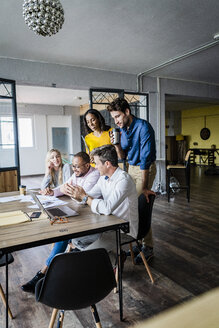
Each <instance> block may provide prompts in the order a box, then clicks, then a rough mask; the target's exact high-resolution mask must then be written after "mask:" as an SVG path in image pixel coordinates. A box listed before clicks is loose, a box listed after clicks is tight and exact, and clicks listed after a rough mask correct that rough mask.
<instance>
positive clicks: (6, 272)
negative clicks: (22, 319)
mask: <svg viewBox="0 0 219 328" xmlns="http://www.w3.org/2000/svg"><path fill="white" fill-rule="evenodd" d="M5 259H6V266H5V275H6V313H5V315H6V317H5V318H6V328H8V254H5Z"/></svg>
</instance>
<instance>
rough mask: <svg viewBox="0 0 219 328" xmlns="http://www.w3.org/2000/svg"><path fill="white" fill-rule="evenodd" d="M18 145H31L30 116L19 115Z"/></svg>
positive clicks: (31, 127)
mask: <svg viewBox="0 0 219 328" xmlns="http://www.w3.org/2000/svg"><path fill="white" fill-rule="evenodd" d="M18 128H19V147H33V121H32V118H31V117H19V118H18Z"/></svg>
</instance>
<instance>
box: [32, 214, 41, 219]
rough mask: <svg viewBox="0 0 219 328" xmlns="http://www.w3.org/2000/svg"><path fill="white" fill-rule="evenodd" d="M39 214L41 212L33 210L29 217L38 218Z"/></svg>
mask: <svg viewBox="0 0 219 328" xmlns="http://www.w3.org/2000/svg"><path fill="white" fill-rule="evenodd" d="M40 215H41V212H33V213H32V214H31V215H30V218H31V219H38V218H39V217H40Z"/></svg>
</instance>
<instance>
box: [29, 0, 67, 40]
mask: <svg viewBox="0 0 219 328" xmlns="http://www.w3.org/2000/svg"><path fill="white" fill-rule="evenodd" d="M23 16H24V20H25V23H26V24H27V25H28V27H29V29H30V30H32V31H34V33H36V34H38V35H42V36H51V35H52V34H56V33H57V32H58V31H59V30H60V29H61V28H62V25H63V23H64V20H65V19H64V10H63V7H62V5H61V3H60V1H59V0H24V4H23Z"/></svg>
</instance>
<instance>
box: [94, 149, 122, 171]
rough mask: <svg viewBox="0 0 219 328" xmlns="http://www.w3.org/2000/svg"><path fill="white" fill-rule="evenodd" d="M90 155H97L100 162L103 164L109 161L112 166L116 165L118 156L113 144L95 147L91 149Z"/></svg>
mask: <svg viewBox="0 0 219 328" xmlns="http://www.w3.org/2000/svg"><path fill="white" fill-rule="evenodd" d="M91 156H98V157H99V160H100V161H101V162H102V164H104V163H105V162H106V161H109V162H110V163H111V164H112V166H115V167H117V166H118V156H117V152H116V149H115V147H114V146H113V145H105V146H101V147H98V148H95V149H94V150H92V152H91Z"/></svg>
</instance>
